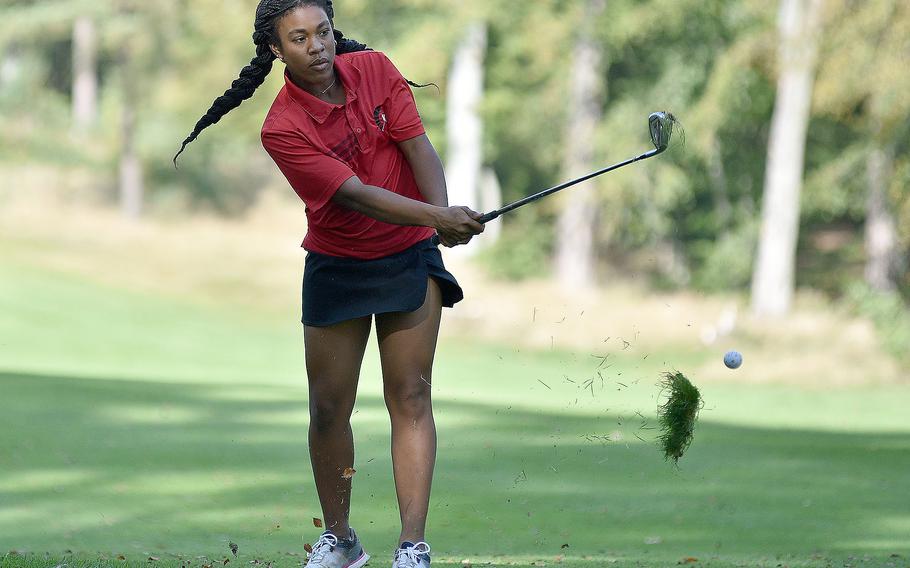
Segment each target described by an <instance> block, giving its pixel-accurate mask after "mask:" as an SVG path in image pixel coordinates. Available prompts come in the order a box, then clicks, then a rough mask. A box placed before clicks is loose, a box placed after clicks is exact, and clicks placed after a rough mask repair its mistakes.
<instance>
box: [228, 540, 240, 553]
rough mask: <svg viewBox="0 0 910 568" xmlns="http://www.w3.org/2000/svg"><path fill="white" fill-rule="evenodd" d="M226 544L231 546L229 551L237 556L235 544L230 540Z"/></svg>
mask: <svg viewBox="0 0 910 568" xmlns="http://www.w3.org/2000/svg"><path fill="white" fill-rule="evenodd" d="M228 546H230V547H231V552H232V553H233V554H234V556H237V548H238V546H237V544H236V543H233V542H231V543H229V544H228Z"/></svg>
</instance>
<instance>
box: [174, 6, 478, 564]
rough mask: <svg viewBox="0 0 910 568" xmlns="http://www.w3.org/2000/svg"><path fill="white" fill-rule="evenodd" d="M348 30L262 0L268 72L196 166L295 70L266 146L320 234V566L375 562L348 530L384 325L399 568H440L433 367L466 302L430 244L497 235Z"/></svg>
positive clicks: (315, 367) (238, 94)
mask: <svg viewBox="0 0 910 568" xmlns="http://www.w3.org/2000/svg"><path fill="white" fill-rule="evenodd" d="M333 18H334V12H333V9H332V2H331V0H262V1H261V2H260V3H259V6H258V7H257V9H256V23H255V31H254V34H253V42H254V43H255V45H256V57H255V58H254V59H253V60H252V61H251V63H250V65H249V66H247V67H245V68H244V69H243V70H242V71H241V73H240V78H239V79H237V80H236V81H235V82H234V84H233V85H232V88H231V89H229V90H228V91H226V92H225V94H224V95H223V96H221V97H219V98H218V99H216V100H215V102H214V103H213V105H212V108H211V109H209V111H208V112H207V113H206V115H205V116H204V117H203V118H202V119H201V120H200V121H199V122H198V123H197V125H196V127H195V128H194V130H193V132H192V134H190V136H189V137H188V138H187V139H186V141H184V143H183V146H182V147H181V152H182V151H183V149H184V148H185V147H186V145H187V144H188V143H189V142H192V141H193V140H195V138H196V137H197V136H198V135H199V133H200V132H201V131H202V129H204V128H205V127H207V126H209V125H211V124H214V123H215V122H217V121H218V120H219V119H220V118H221V117H222V116H223V115H224V114H225V113H227V112H228V111H230V110H231V109H233V108H235V107H236V106H238V105H239V104H240V103H241V102H242V101H243V100H245V99H247V98H249V97H251V96H252V94H253V92H254V91H255V90H256V88H257V87H258V86H259V85H261V84H262V82H263V81H264V79H265V77H266V75H267V74H268V73H269V71H270V70H271V67H272V62H273V61H274V60H275V59H276V58H277V59H279V60H281V61H282V62H283V63H284V64H285V67H286V69H285V74H284V77H285V85H284V87H283V88H282V89H281V91H280V92H279V93H278V96H277V97H276V99H275V102H274V103H273V104H272V107H271V109H270V110H269V113H268V115H267V116H266V119H265V123H264V125H263V128H262V143H263V146H264V147H265V149H266V150H267V151H268V153H269V155H271V157H272V159H273V160H274V161H275V163H276V164H277V165H278V168H279V169H280V170H281V171H282V172H283V173H284V175H285V177H287V179H288V182H289V183H290V185H291V186H292V187H293V189H294V190H295V191H296V192H297V194H298V195H299V196H300V198H301V199H302V200H303V201H304V203H305V204H306V214H307V221H308V227H307V234H306V238H305V239H304V241H303V247H304V248H305V249H306V250H307V255H306V263H305V268H304V276H303V324H304V347H305V350H306V369H307V377H308V380H309V399H310V427H309V448H310V460H311V463H312V467H313V474H314V477H315V480H316V490H317V493H318V494H319V501H320V504H321V506H322V514H323V518H324V519H325V522H326V528H327V530H326V531H325V532H324V533H323V534H322V535H321V536H320V537H319V539H318V540H317V541H316V543H315V544H314V545H313V547H312V548H313V550H312V552H311V553H310V555H309V557H308V562H307V564H306V566H307V567H309V568H317V567H318V568H323V567H325V568H336V567H337V568H359V567H360V566H363V565H364V564H365V563H366V561H367V560H368V559H369V556H368V555H367V554H366V552H365V551H364V550H363V547H362V546H361V543H360V540H359V539H358V537H357V534H356V533H355V532H354V530H353V529H352V528H351V527H350V525H349V524H348V516H349V512H350V504H351V499H350V496H351V477H352V472H353V469H352V468H353V467H354V444H353V436H352V432H351V424H350V418H351V413H352V411H353V407H354V398H355V393H356V390H357V381H358V378H359V373H360V366H361V362H362V360H363V353H364V349H365V347H366V343H367V338H368V336H369V334H370V329H371V325H372V318H373V315H375V318H376V334H377V338H378V342H379V352H380V357H381V363H382V378H383V386H384V394H385V402H386V406H387V407H388V410H389V415H390V417H391V423H392V464H393V471H394V477H395V489H396V492H397V495H398V507H399V512H400V516H401V534H400V537H399V542H398V546H397V547H396V550H395V553H394V558H393V563H392V566H393V567H397V568H406V567H407V568H426V567H428V566H429V564H430V557H429V551H430V547H429V545H428V544H427V543H426V541H425V538H424V529H425V526H426V517H427V509H428V507H429V497H430V485H431V481H432V478H433V467H434V464H435V458H436V427H435V424H434V421H433V413H432V408H431V398H430V389H431V383H432V365H433V355H434V352H435V350H436V338H437V333H438V330H439V320H440V312H441V307H442V306H447V307H451V306H452V305H453V304H454V303H455V302H458V301H459V300H461V299H462V291H461V288H460V287H459V286H458V283H457V282H456V280H455V278H454V277H453V276H452V275H451V274H450V273H449V272H448V271H446V269H445V267H444V265H443V263H442V258H441V256H440V254H439V250H438V249H437V247H436V246H434V245H433V244H432V242H431V237H432V236H433V235H434V234H438V235H439V239H440V242H441V243H442V244H443V245H446V246H455V245H459V244H465V243H467V242H468V241H469V240H470V239H471V237H473V236H474V235H476V234H478V233H480V232H482V231H483V225H481V224H480V223H478V222H477V220H476V219H477V218H478V217H479V216H480V214H478V213H476V212H474V211H472V210H470V209H468V208H467V207H448V202H447V201H448V200H447V196H446V185H445V179H444V175H443V168H442V164H441V162H440V160H439V157H438V155H437V154H436V151H435V150H434V148H433V146H432V145H431V144H430V141H429V139H428V138H427V136H426V134H425V133H424V129H423V126H422V124H421V121H420V117H419V116H418V114H417V109H416V106H415V103H414V98H413V95H412V94H411V91H410V88H409V87H408V84H407V82H406V81H405V79H404V78H403V77H402V76H401V74H400V73H399V72H398V70H397V69H396V68H395V66H394V65H393V64H392V62H391V61H389V59H388V58H387V57H386V56H385V55H383V54H382V53H379V52H375V51H371V50H368V49H367V48H366V46H364V45H362V44H359V43H357V42H355V41H352V40H350V39H347V38H344V36H343V35H342V34H341V32H339V31H338V30H335V29H334V25H333ZM178 156H179V153H178ZM175 159H176V157H175Z"/></svg>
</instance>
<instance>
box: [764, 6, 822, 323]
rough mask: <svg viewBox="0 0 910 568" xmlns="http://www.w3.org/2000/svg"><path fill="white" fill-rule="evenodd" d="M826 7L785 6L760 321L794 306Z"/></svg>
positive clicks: (780, 18)
mask: <svg viewBox="0 0 910 568" xmlns="http://www.w3.org/2000/svg"><path fill="white" fill-rule="evenodd" d="M823 3H824V0H781V1H780V12H779V14H778V29H779V32H780V45H779V47H778V64H779V68H780V70H779V73H780V75H779V77H778V80H777V97H776V99H775V101H774V115H773V118H772V122H771V134H770V138H769V140H768V163H767V167H766V170H765V186H764V197H763V202H762V224H761V235H760V237H759V243H758V257H757V260H756V264H755V271H754V273H753V275H752V311H753V312H754V313H755V314H756V315H759V316H772V317H773V316H782V315H785V314H786V313H787V312H789V311H790V307H791V304H792V302H793V292H794V270H795V265H796V244H797V236H798V232H799V195H800V191H801V189H802V179H803V166H804V154H805V148H806V130H807V128H808V124H809V111H810V103H811V100H812V88H813V83H814V76H815V65H816V60H817V54H818V32H819V27H820V26H819V24H820V17H821V10H822V7H823Z"/></svg>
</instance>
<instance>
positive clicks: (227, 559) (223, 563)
mask: <svg viewBox="0 0 910 568" xmlns="http://www.w3.org/2000/svg"><path fill="white" fill-rule="evenodd" d="M230 561H231V559H230V558H225V559H224V562H222V563H221V565H222V566H227V565H228V562H230Z"/></svg>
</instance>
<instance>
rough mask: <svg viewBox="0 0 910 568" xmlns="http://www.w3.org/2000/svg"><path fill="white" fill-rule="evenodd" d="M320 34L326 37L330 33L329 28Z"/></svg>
mask: <svg viewBox="0 0 910 568" xmlns="http://www.w3.org/2000/svg"><path fill="white" fill-rule="evenodd" d="M319 35H321V36H322V37H325V36H327V35H329V30H322V31H321V32H319Z"/></svg>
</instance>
